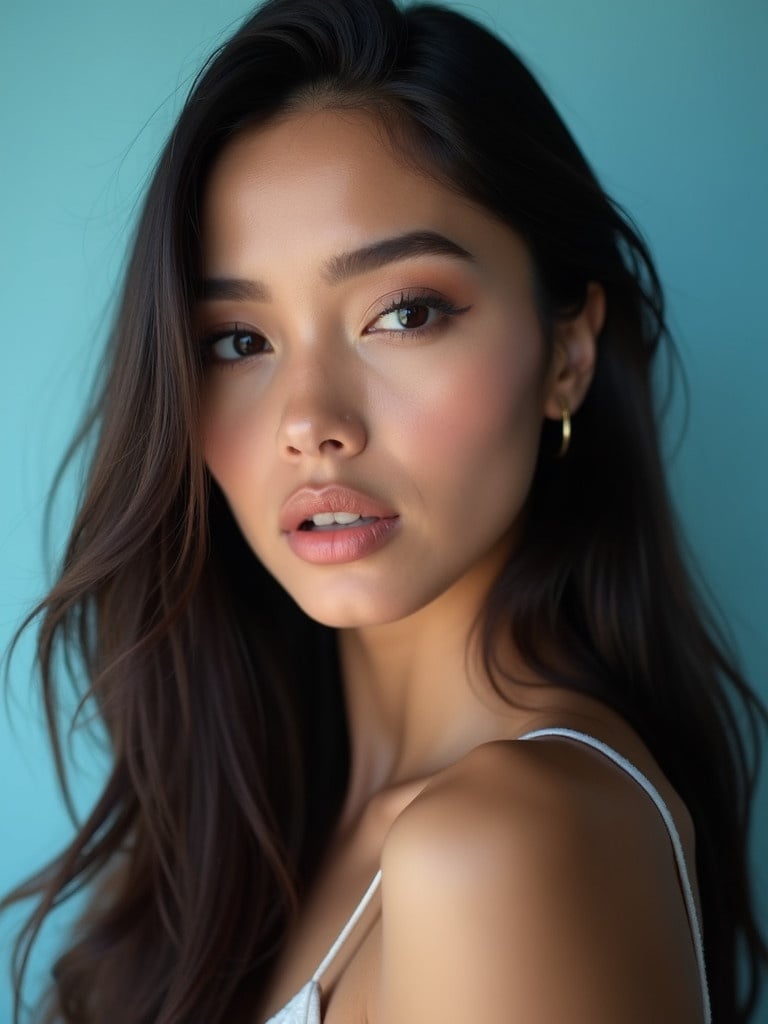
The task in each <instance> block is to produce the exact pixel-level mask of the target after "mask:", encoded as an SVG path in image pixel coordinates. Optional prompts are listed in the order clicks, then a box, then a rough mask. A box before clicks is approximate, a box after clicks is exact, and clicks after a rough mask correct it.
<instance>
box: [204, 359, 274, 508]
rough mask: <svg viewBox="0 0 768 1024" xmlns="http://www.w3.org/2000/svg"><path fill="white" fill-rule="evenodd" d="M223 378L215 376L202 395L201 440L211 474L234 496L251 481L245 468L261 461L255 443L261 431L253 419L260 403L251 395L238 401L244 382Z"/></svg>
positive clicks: (228, 495)
mask: <svg viewBox="0 0 768 1024" xmlns="http://www.w3.org/2000/svg"><path fill="white" fill-rule="evenodd" d="M222 377H224V374H223V373H222V374H221V375H220V376H219V377H218V378H217V377H216V376H214V375H212V379H211V381H210V382H209V383H208V384H207V386H206V390H205V393H204V395H203V403H202V442H203V454H204V456H205V461H206V463H207V465H208V469H209V470H210V472H211V475H212V476H213V477H214V479H215V480H216V481H217V483H218V484H219V486H220V487H221V489H222V490H223V491H224V494H225V495H226V496H227V497H228V498H230V499H231V498H236V494H237V491H238V489H239V488H242V487H243V486H244V485H245V484H246V483H247V481H248V476H246V474H245V473H244V472H243V469H244V468H245V467H246V466H250V468H251V473H252V471H253V468H254V467H255V466H258V465H260V464H261V462H262V460H261V459H259V457H258V454H259V453H258V452H256V451H254V443H255V441H256V439H258V438H259V437H261V436H262V432H261V430H260V429H259V425H258V424H257V423H255V422H254V418H255V417H256V416H258V409H259V406H258V403H256V402H254V401H253V400H252V398H249V400H245V398H246V396H242V397H243V400H239V398H238V391H239V387H238V385H239V384H240V383H241V382H238V381H234V382H231V381H227V380H222V379H221V378H222ZM249 475H250V474H249Z"/></svg>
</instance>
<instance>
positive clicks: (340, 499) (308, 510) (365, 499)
mask: <svg viewBox="0 0 768 1024" xmlns="http://www.w3.org/2000/svg"><path fill="white" fill-rule="evenodd" d="M323 512H346V513H347V514H349V515H358V516H360V517H361V518H362V519H396V518H397V512H395V510H394V509H392V508H390V506H389V505H385V504H384V503H383V502H380V501H378V500H377V499H376V498H371V497H370V496H369V495H367V494H363V493H362V492H361V491H356V490H354V489H353V488H351V487H342V486H340V485H338V484H329V485H326V486H324V487H302V488H300V489H299V490H298V491H295V492H294V493H293V494H292V495H291V496H290V498H289V499H288V500H287V501H286V503H285V504H284V505H283V507H282V509H281V511H280V518H279V521H278V522H279V526H280V529H281V530H282V531H283V533H292V532H294V531H296V530H299V529H301V527H302V524H305V523H306V522H307V520H311V518H312V516H315V515H320V514H321V513H323Z"/></svg>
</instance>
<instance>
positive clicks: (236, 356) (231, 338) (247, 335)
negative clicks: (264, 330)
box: [203, 327, 271, 363]
mask: <svg viewBox="0 0 768 1024" xmlns="http://www.w3.org/2000/svg"><path fill="white" fill-rule="evenodd" d="M268 351H271V346H270V344H269V342H268V341H267V339H266V338H265V337H264V336H263V335H261V334H259V333H258V331H253V330H249V329H247V328H245V327H237V328H235V329H231V328H230V329H229V330H226V331H217V332H216V333H215V334H211V335H208V337H207V338H204V339H203V353H204V356H205V358H206V360H208V361H209V362H212V363H235V362H239V361H241V360H243V359H247V358H248V357H249V356H258V355H261V354H262V353H264V352H268Z"/></svg>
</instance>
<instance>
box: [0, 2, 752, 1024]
mask: <svg viewBox="0 0 768 1024" xmlns="http://www.w3.org/2000/svg"><path fill="white" fill-rule="evenodd" d="M318 2H322V0H318ZM462 9H464V10H465V11H467V12H468V13H470V14H475V15H477V16H480V17H483V18H485V20H486V21H487V22H488V23H489V24H490V25H491V26H492V27H494V28H495V29H496V30H497V31H499V32H500V33H501V34H503V35H505V36H506V37H507V39H508V40H510V41H512V42H513V44H514V45H515V46H516V47H517V48H518V49H519V50H520V52H521V53H522V54H523V56H524V57H525V58H526V59H527V61H528V63H529V65H530V66H531V68H532V69H533V70H534V72H536V73H537V74H538V75H539V77H540V78H541V80H542V82H543V84H544V86H545V88H547V89H548V90H549V92H550V94H551V95H552V96H553V98H554V99H555V101H556V103H557V104H558V106H559V108H560V110H561V112H562V113H563V114H564V116H565V118H566V121H567V122H568V123H569V125H570V126H571V128H572V130H573V131H574V132H575V134H576V136H577V138H578V140H579V141H580V143H581V144H582V146H583V147H584V149H585V150H586V153H587V155H588V157H589V158H590V160H591V161H592V163H593V165H594V166H595V168H596V169H597V171H598V173H599V174H600V176H601V178H602V180H603V182H604V184H605V185H606V186H607V188H608V189H609V191H611V192H612V193H613V194H614V195H615V196H616V197H617V198H618V199H619V201H620V202H622V203H623V204H625V205H626V206H627V207H628V208H629V210H630V211H631V212H632V214H633V215H634V216H635V218H636V220H637V221H638V222H639V224H640V225H641V227H642V229H643V230H644V232H645V234H646V236H647V237H648V239H649V240H650V244H651V248H652V250H653V252H654V254H655V256H656V258H657V261H658V265H659V268H660V271H661V274H662V278H663V279H664V281H665V283H666V286H667V293H668V298H669V302H670V308H671V316H672V324H673V327H674V329H675V332H676V335H677V339H678V342H679V345H680V349H681V352H682V356H683V361H684V364H685V367H686V371H687V375H688V379H689V382H690V390H691V404H690V419H689V423H688V427H687V432H686V434H685V437H684V440H683V441H682V443H681V444H679V445H675V444H673V443H670V444H669V445H668V448H669V450H670V474H671V481H672V486H673V490H674V493H675V495H676V498H677V501H678V506H679V509H680V514H681V517H682V520H683V523H684V526H685V531H686V534H687V537H688V539H689V541H690V544H691V547H692V549H693V550H694V551H695V553H696V557H697V560H698V563H699V564H700V566H701V567H702V569H703V571H704V574H705V576H706V578H707V580H708V581H709V584H710V586H711V589H712V591H713V593H714V594H715V595H716V597H717V599H718V602H719V604H720V605H721V607H722V608H723V609H724V611H725V613H726V616H727V618H728V620H729V622H730V623H731V626H732V629H733V633H734V636H735V638H736V642H737V644H738V647H739V649H740V651H741V654H742V657H743V661H744V665H745V668H746V670H747V672H748V674H749V675H750V676H751V678H752V680H753V681H754V683H755V685H756V686H757V688H758V690H759V691H760V692H761V693H762V695H763V697H764V698H766V697H768V640H767V639H766V629H765V620H766V612H767V610H768V542H767V541H766V533H765V527H766V507H768V472H767V470H768V414H767V413H766V400H767V395H768V345H766V341H767V340H768V339H767V337H766V335H767V334H768V331H766V311H765V307H766V301H767V299H768V288H767V286H766V279H767V276H768V275H767V274H766V271H767V270H768V260H766V239H767V238H768V201H767V200H766V184H765V174H766V168H768V120H767V119H766V114H765V102H766V99H767V98H768V73H767V72H766V67H767V66H768V65H767V63H766V53H768V5H766V4H765V2H764V0H733V2H730V3H728V4H726V3H724V2H723V0H645V2H644V3H642V4H640V3H634V2H629V0H622V2H617V0H581V2H579V3H574V2H573V0H515V2H504V0H495V2H494V0H485V2H484V3H483V4H482V6H481V7H475V6H474V5H471V4H465V5H462ZM246 11H247V7H246V6H245V5H244V4H243V3H242V2H240V0H227V2H224V0H219V2H215V0H162V2H158V0H151V2H150V0H133V2H132V3H131V4H130V5H129V4H124V3H118V2H116V0H72V2H70V3H68V4H62V3H60V2H58V0H57V2H55V3H54V2H51V0H40V2H37V3H36V2H30V0H11V2H10V3H9V2H8V0H5V3H4V4H3V7H2V11H0V104H2V107H1V109H0V152H1V153H2V156H1V157H0V175H1V177H0V231H1V232H2V235H1V241H0V336H1V337H2V367H3V369H2V375H1V376H0V389H1V390H0V436H1V437H2V447H1V449H0V460H1V461H0V479H1V480H2V495H3V498H2V501H1V502H0V580H1V581H2V587H1V589H0V647H4V646H5V643H6V642H7V640H8V639H9V638H10V635H11V633H12V631H13V630H14V628H15V627H16V626H17V625H18V623H19V621H20V618H21V616H22V614H23V613H24V611H25V610H27V609H28V608H29V606H30V605H31V603H32V602H33V601H34V599H35V598H36V597H38V596H39V595H40V594H41V593H42V592H43V590H44V588H45V585H46V579H47V576H46V572H47V570H46V563H45V561H44V559H43V555H42V551H41V542H40V538H41V523H42V510H43V503H44V499H45V495H46V491H47V488H48V485H49V482H50V480H51V477H52V475H53V472H54V469H55V467H56V464H57V462H58V459H59V458H60V456H61V454H62V452H63V449H64V446H65V444H66V442H67V440H68V439H69V437H70V435H71V434H72V432H73V429H74V426H75V423H76V420H77V417H78V414H79V412H80V410H81V408H82V406H83V402H84V399H85V396H86V394H87V389H88V381H89V378H90V374H91V372H92V370H93V368H94V366H95V361H96V356H97V353H98V351H99V347H100V342H101V339H102V337H103V333H104V330H103V328H104V323H105V318H106V317H107V315H108V310H109V305H110V301H111V296H112V293H113V285H114V281H115V279H116V275H117V274H118V272H119V269H120V266H121V260H122V257H123V252H124V248H125V243H126V238H127V232H126V225H127V224H129V223H130V221H131V217H132V215H133V213H134V210H135V206H136V203H137V200H138V198H139V195H140V193H141V188H142V185H143V184H144V181H145V177H146V173H147V170H148V168H149V167H150V165H151V162H152V160H153V158H154V156H155V155H156V153H157V151H158V148H159V146H160V144H161V141H162V140H163V138H164V137H165V136H166V134H167V132H168V130H169V128H170V126H171V124H172V122H173V118H174V114H175V112H176V111H177V110H178V108H179V105H180V103H181V101H182V99H183V96H184V94H185V92H186V89H187V87H188V85H189V83H190V81H191V78H192V76H193V75H194V73H195V71H196V70H197V68H198V66H199V64H200V63H201V61H202V59H203V58H204V56H206V55H207V53H208V52H209V51H210V50H211V49H212V47H213V46H214V44H216V43H217V42H218V41H220V40H221V39H222V37H223V35H225V34H226V33H227V32H228V30H229V29H230V27H234V25H235V23H236V22H237V21H238V20H239V18H240V17H241V16H242V15H243V14H244V13H246ZM675 408H676V415H675V416H674V417H673V425H674V429H672V430H671V431H670V435H671V437H672V440H673V441H674V439H676V438H678V437H679V429H678V428H679V426H680V421H681V417H680V410H681V408H682V407H681V405H680V403H678V405H677V406H676V407H675ZM75 486H76V484H75V483H74V482H72V483H70V485H69V488H68V490H65V495H64V497H65V500H64V502H63V503H62V504H60V506H59V511H58V513H57V516H56V520H55V521H56V523H57V524H58V526H57V529H56V531H55V535H54V541H55V547H56V550H59V549H60V546H61V544H62V543H63V540H64V536H65V532H64V531H65V527H66V523H67V521H68V518H69V515H70V513H71V503H72V498H73V494H74V493H75ZM30 657H31V645H30V643H29V639H27V640H25V642H24V643H23V644H22V646H21V648H20V651H19V654H18V656H17V658H16V659H15V661H14V662H13V665H12V680H13V691H12V692H13V698H12V702H11V703H12V710H13V721H14V723H15V731H11V729H10V727H9V725H8V723H7V715H5V714H4V713H3V712H2V711H0V793H1V794H2V797H1V800H2V805H1V813H0V836H2V842H0V890H6V889H7V888H9V887H10V885H11V884H12V883H14V882H16V881H18V880H19V878H20V876H22V875H24V874H25V873H26V872H28V871H30V870H32V869H33V868H34V867H35V866H37V865H38V864H40V863H41V861H42V860H43V859H44V858H46V857H47V856H48V855H50V854H51V853H52V852H53V851H55V850H56V849H57V848H58V847H59V845H60V844H61V843H62V842H63V840H64V839H65V838H66V836H67V835H68V825H67V820H66V816H65V814H64V812H63V810H62V803H61V800H60V798H59V796H58V794H57V791H56V788H55V785H54V783H53V778H52V770H51V764H50V758H49V756H48V754H47V751H46V747H45V744H44V742H43V739H42V727H41V717H42V716H41V712H40V707H39V701H38V699H37V698H36V697H35V696H33V692H32V688H31V686H30V682H29V680H30V672H31V664H30ZM79 749H80V754H79V763H80V768H79V774H78V782H77V787H76V793H77V798H78V803H79V804H80V806H81V807H82V808H85V807H87V806H88V802H89V799H90V798H91V796H92V795H93V794H94V792H95V789H96V785H97V783H98V779H99V762H98V757H94V755H93V754H92V753H91V752H90V750H89V748H88V747H87V746H83V745H81V746H80V748H79ZM767 810H768V787H767V786H766V780H765V772H764V773H763V784H762V793H761V800H760V804H759V808H758V817H759V818H761V819H762V822H763V824H762V826H761V828H762V831H761V832H759V834H758V836H757V837H756V841H755V842H754V843H753V851H754V856H755V859H757V858H759V857H761V855H762V854H764V853H765V852H766V849H768V844H767V843H766V836H767V830H766V827H765V822H766V820H768V814H766V811H767ZM723 841H724V842H727V841H728V840H727V837H723ZM761 872H762V874H761V878H760V891H761V905H762V908H763V911H762V913H763V920H764V921H765V920H766V915H765V907H766V904H768V873H766V869H765V868H764V867H763V868H761ZM65 917H66V915H65ZM15 920H16V918H13V917H12V916H11V915H7V916H6V918H4V919H3V920H2V921H0V970H2V971H3V972H5V971H6V965H7V962H8V955H7V951H8V943H9V934H10V929H11V926H12V924H13V923H14V922H15ZM56 931H57V928H56V926H55V925H54V927H53V928H52V929H49V932H48V934H47V937H46V944H45V947H44V949H43V951H42V956H41V957H40V958H39V962H40V963H45V962H46V961H47V960H48V959H49V958H50V949H51V948H52V947H53V945H54V944H55V941H56ZM8 1007H9V1002H8V986H7V981H6V979H5V977H2V976H0V1021H5V1020H7V1019H9V1009H8ZM760 1019H762V1021H764V1022H765V1021H768V1002H764V1003H763V1014H762V1016H761V1018H760Z"/></svg>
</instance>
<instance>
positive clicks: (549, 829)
mask: <svg viewBox="0 0 768 1024" xmlns="http://www.w3.org/2000/svg"><path fill="white" fill-rule="evenodd" d="M382 869H383V881H382V898H383V913H382V1003H381V1007H380V1014H377V1017H378V1016H380V1018H381V1024H389V1022H390V1021H392V1022H394V1021H407V1020H418V1021H419V1022H420V1024H428V1022H429V1021H432V1020H435V1021H437V1020H440V1021H441V1024H452V1022H455V1024H465V1022H469V1021H475V1020H480V1019H482V1020H483V1021H485V1022H486V1024H493V1022H495V1021H497V1020H498V1021H499V1022H502V1021H504V1022H514V1021H517V1020H520V1021H526V1022H527V1024H536V1022H538V1021H542V1022H544V1021H547V1022H551V1021H553V1020H565V1019H567V1020H569V1021H570V1022H572V1024H579V1022H581V1021H585V1022H586V1021H589V1022H590V1024H601V1022H603V1021H605V1022H606V1024H607V1022H609V1021H610V1022H612V1024H615V1022H617V1021H621V1022H622V1024H631V1022H634V1021H637V1022H638V1024H639V1022H640V1021H643V1022H645V1021H647V1020H651V1019H652V1020H660V1021H661V1020H670V1021H672V1020H674V1021H677V1022H680V1024H687V1022H690V1024H694V1022H698V1021H700V1020H701V1010H700V998H699V990H698V976H697V972H696V964H695V957H694V953H693V947H692V944H691V938H690V930H689V926H688V921H687V917H686V914H685V909H684V905H683V899H682V895H681V891H680V885H679V880H678V877H677V873H676V868H675V862H674V858H673V855H672V851H671V845H670V841H669V837H668V834H667V832H666V829H665V826H664V824H663V822H662V820H661V817H660V815H659V813H658V811H657V810H656V808H655V807H654V806H653V804H652V803H651V801H650V800H649V799H648V797H647V796H646V794H645V793H644V792H643V791H642V790H641V789H640V787H639V786H638V785H637V783H635V782H634V781H633V780H632V779H631V778H629V777H628V776H626V775H625V774H624V773H623V772H621V771H620V770H619V769H617V768H616V767H615V766H614V765H612V764H611V763H610V762H608V761H607V759H606V758H604V757H603V756H602V755H599V754H596V753H594V752H592V751H590V750H589V749H588V748H585V747H581V748H580V749H579V748H578V747H577V745H576V744H572V743H563V742H558V741H551V742H550V741H535V742H534V741H527V742H524V743H522V742H513V741H498V742H493V743H488V744H484V745H483V746H481V747H478V748H477V749H476V750H474V751H472V752H471V753H470V754H469V755H467V756H466V757H465V758H464V759H463V760H462V761H460V762H459V763H458V764H456V765H454V766H452V767H451V768H449V769H447V770H446V771H444V772H441V773H440V774H439V775H437V776H436V777H435V778H434V779H433V780H432V781H431V782H430V784H429V785H428V786H427V787H426V788H425V789H424V790H423V791H422V793H421V794H420V795H419V796H418V797H417V798H416V799H415V800H414V801H413V802H412V803H411V804H410V805H409V806H408V807H407V808H406V809H405V811H403V813H402V814H401V815H400V816H399V817H398V819H397V820H396V821H395V823H394V825H393V827H392V829H391V830H390V833H389V835H388V837H387V841H386V844H385V847H384V851H383V855H382Z"/></svg>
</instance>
